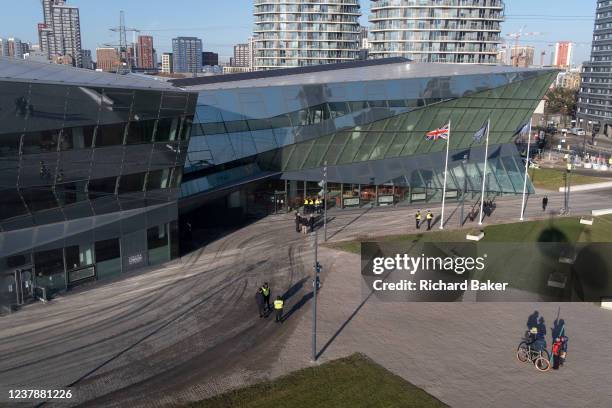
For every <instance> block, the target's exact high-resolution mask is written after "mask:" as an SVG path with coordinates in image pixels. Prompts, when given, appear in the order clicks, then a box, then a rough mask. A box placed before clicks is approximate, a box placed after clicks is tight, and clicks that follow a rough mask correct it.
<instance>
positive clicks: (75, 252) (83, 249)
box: [65, 244, 93, 270]
mask: <svg viewBox="0 0 612 408" xmlns="http://www.w3.org/2000/svg"><path fill="white" fill-rule="evenodd" d="M65 251H66V268H67V269H68V270H70V269H78V268H82V267H84V266H88V265H92V264H93V249H92V246H91V244H84V245H73V246H69V247H67V248H66V249H65Z"/></svg>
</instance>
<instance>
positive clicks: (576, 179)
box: [529, 169, 609, 191]
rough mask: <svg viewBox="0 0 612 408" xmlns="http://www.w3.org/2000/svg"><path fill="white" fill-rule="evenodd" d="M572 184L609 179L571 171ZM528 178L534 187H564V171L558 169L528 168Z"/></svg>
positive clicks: (553, 189) (556, 188) (555, 189)
mask: <svg viewBox="0 0 612 408" xmlns="http://www.w3.org/2000/svg"><path fill="white" fill-rule="evenodd" d="M570 177H571V178H570V183H571V185H572V186H577V185H581V184H593V183H601V182H604V181H609V179H606V178H602V177H594V176H585V175H583V174H577V173H576V172H573V173H572V174H571V176H570ZM529 178H530V179H531V182H532V183H533V185H534V186H535V187H536V188H542V189H545V190H551V191H559V188H560V187H565V171H564V170H560V169H529Z"/></svg>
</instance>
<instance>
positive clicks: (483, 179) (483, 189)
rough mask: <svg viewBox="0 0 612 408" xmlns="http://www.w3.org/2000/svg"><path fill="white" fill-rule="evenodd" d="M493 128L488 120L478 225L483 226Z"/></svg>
mask: <svg viewBox="0 0 612 408" xmlns="http://www.w3.org/2000/svg"><path fill="white" fill-rule="evenodd" d="M490 128H491V119H490V118H489V119H487V139H486V144H485V160H484V171H483V172H482V193H481V194H480V220H479V221H478V225H482V210H483V209H484V194H485V180H486V178H487V159H488V158H489V129H490Z"/></svg>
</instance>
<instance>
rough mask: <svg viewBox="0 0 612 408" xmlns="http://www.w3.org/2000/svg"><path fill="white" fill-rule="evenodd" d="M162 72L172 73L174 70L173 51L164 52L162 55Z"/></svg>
mask: <svg viewBox="0 0 612 408" xmlns="http://www.w3.org/2000/svg"><path fill="white" fill-rule="evenodd" d="M161 72H163V73H164V74H171V73H172V72H174V69H173V66H172V53H171V52H164V53H163V54H162V57H161Z"/></svg>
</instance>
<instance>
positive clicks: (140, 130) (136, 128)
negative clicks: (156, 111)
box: [126, 120, 155, 144]
mask: <svg viewBox="0 0 612 408" xmlns="http://www.w3.org/2000/svg"><path fill="white" fill-rule="evenodd" d="M154 130H155V121H154V120H141V121H137V122H130V125H129V127H128V134H127V138H126V143H127V144H138V143H149V142H152V141H153V131H154Z"/></svg>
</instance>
